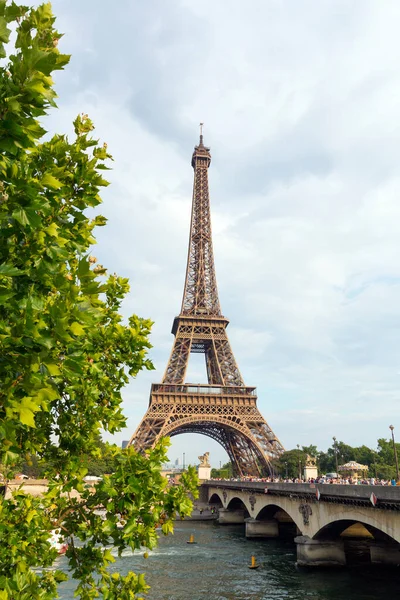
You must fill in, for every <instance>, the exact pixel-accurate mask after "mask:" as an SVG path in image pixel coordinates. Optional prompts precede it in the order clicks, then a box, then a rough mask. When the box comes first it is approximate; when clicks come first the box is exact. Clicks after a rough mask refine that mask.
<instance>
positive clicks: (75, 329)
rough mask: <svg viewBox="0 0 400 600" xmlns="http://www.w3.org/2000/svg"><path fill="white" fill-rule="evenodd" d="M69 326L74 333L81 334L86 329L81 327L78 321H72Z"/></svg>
mask: <svg viewBox="0 0 400 600" xmlns="http://www.w3.org/2000/svg"><path fill="white" fill-rule="evenodd" d="M69 328H70V330H71V331H72V333H73V334H74V335H83V334H84V333H85V331H86V330H85V328H84V327H82V325H81V324H80V323H78V322H77V321H74V322H73V323H71V325H70V326H69Z"/></svg>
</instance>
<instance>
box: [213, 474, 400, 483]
mask: <svg viewBox="0 0 400 600" xmlns="http://www.w3.org/2000/svg"><path fill="white" fill-rule="evenodd" d="M213 481H243V482H246V481H249V482H250V481H251V482H262V483H323V484H335V485H393V486H395V485H399V486H400V481H396V479H379V478H376V477H369V478H359V477H326V476H325V475H321V476H320V477H316V478H315V479H314V478H311V479H308V480H307V481H306V480H305V479H302V478H300V477H295V478H289V477H288V478H285V477H252V476H250V475H245V476H242V477H230V478H226V479H224V478H221V477H218V478H216V477H214V478H213Z"/></svg>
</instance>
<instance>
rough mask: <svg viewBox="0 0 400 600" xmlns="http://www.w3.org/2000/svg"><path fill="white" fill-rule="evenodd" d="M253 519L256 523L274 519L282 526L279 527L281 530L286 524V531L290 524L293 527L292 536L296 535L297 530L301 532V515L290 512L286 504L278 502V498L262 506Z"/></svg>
mask: <svg viewBox="0 0 400 600" xmlns="http://www.w3.org/2000/svg"><path fill="white" fill-rule="evenodd" d="M255 518H256V519H257V520H258V521H264V520H269V519H275V520H277V521H278V523H279V524H282V525H280V528H281V529H283V528H284V527H285V526H284V525H283V524H287V525H286V528H287V529H289V525H290V524H292V525H293V526H294V529H292V531H293V534H294V535H295V534H296V532H297V530H298V531H301V527H302V524H301V515H300V514H299V513H296V512H295V511H293V510H290V508H288V506H287V503H284V502H280V501H279V498H274V501H273V502H270V503H268V504H266V505H264V506H263V507H262V508H261V509H260V510H259V511H258V513H257V514H256V515H255Z"/></svg>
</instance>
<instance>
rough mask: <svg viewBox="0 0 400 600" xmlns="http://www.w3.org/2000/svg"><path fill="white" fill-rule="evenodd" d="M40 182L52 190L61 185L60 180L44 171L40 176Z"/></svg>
mask: <svg viewBox="0 0 400 600" xmlns="http://www.w3.org/2000/svg"><path fill="white" fill-rule="evenodd" d="M42 184H43V185H44V186H46V187H49V188H51V189H53V190H58V189H60V187H62V185H63V184H62V183H61V181H59V180H58V179H56V178H55V177H54V176H53V175H52V174H51V173H45V174H44V175H43V177H42Z"/></svg>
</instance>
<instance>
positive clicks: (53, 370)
mask: <svg viewBox="0 0 400 600" xmlns="http://www.w3.org/2000/svg"><path fill="white" fill-rule="evenodd" d="M46 369H47V370H48V372H49V373H50V375H52V376H53V377H55V376H56V375H61V371H60V368H59V367H58V365H56V364H54V363H46Z"/></svg>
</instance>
